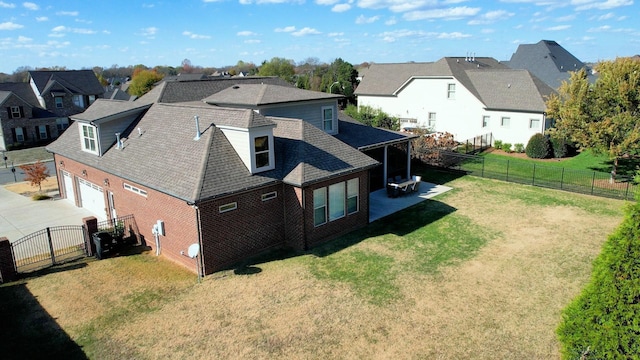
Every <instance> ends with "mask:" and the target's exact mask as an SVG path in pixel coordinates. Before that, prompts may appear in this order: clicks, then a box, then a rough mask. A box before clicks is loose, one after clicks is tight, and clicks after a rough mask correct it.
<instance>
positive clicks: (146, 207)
mask: <svg viewBox="0 0 640 360" xmlns="http://www.w3.org/2000/svg"><path fill="white" fill-rule="evenodd" d="M243 79H249V80H247V81H246V82H245V81H244V80H238V79H235V80H234V82H233V83H230V82H226V81H223V82H220V81H210V80H207V81H195V82H190V85H189V86H188V87H191V93H192V94H193V95H192V96H195V97H196V99H197V98H198V97H199V99H198V101H194V100H191V101H189V100H188V99H181V100H182V101H177V102H168V101H167V99H168V98H170V97H171V95H168V94H169V93H172V92H173V91H174V90H176V89H175V88H174V89H171V88H172V87H173V86H176V87H183V86H184V85H185V84H177V83H174V82H165V83H163V84H161V85H159V86H158V87H157V88H156V89H154V90H152V91H151V92H150V93H148V94H147V95H145V96H143V97H141V98H140V99H138V100H137V101H134V102H126V101H117V100H105V99H98V100H96V101H95V102H94V104H93V105H92V106H90V107H89V108H88V109H87V110H86V111H85V112H84V113H82V114H78V115H75V116H72V119H73V120H74V125H73V126H71V127H70V128H69V129H68V130H67V131H65V133H64V134H63V135H62V136H61V137H60V138H59V139H58V140H56V141H55V142H53V143H52V144H51V145H49V146H48V147H47V149H48V150H49V151H51V152H52V153H54V158H55V163H56V167H57V172H58V181H59V187H60V190H61V195H62V197H63V198H66V199H67V201H71V202H72V203H74V204H76V205H77V206H82V207H85V208H87V209H89V210H92V211H93V212H94V213H96V216H97V217H99V218H101V219H106V218H111V219H112V218H115V217H117V216H118V215H128V214H133V215H134V216H135V219H136V223H137V224H138V228H139V229H140V231H141V234H142V236H143V237H144V240H145V242H146V243H147V245H149V246H150V247H151V248H152V249H153V250H154V251H156V252H157V253H160V254H162V255H163V256H166V257H167V258H169V259H171V260H173V261H175V262H178V263H181V264H183V265H184V266H186V267H189V268H191V269H194V263H193V260H191V259H189V258H188V257H185V256H183V255H182V254H183V253H186V252H187V249H188V247H189V246H190V245H191V244H194V243H197V244H199V245H200V255H201V256H200V257H199V260H200V263H199V265H198V266H200V269H199V270H200V271H201V273H203V274H210V273H213V272H215V271H218V270H221V269H225V268H228V267H230V266H232V265H233V264H235V263H237V262H239V261H242V260H243V259H245V258H247V257H249V256H252V255H255V254H258V253H261V252H264V251H267V250H270V249H274V248H282V247H286V248H291V249H295V250H306V249H308V248H309V247H312V246H315V245H318V244H320V243H323V242H326V241H328V240H330V239H333V238H335V237H337V236H340V235H342V234H345V233H347V232H350V231H352V230H354V229H357V228H359V227H362V226H365V225H366V224H368V222H369V191H370V171H371V170H372V169H377V168H378V167H379V164H380V162H379V161H377V160H375V159H373V158H371V157H370V156H368V155H366V154H365V153H363V152H362V151H360V150H359V149H358V148H357V147H354V146H352V145H350V144H348V143H346V142H345V139H357V138H358V136H360V135H355V134H354V135H352V136H351V135H349V134H348V131H347V132H345V133H343V134H342V136H343V138H342V139H339V138H338V137H337V135H335V132H336V131H338V129H339V126H340V124H344V127H345V129H349V128H351V129H352V130H357V131H362V130H361V129H359V128H354V127H353V126H355V124H347V123H346V122H345V121H344V120H340V119H339V118H338V112H337V99H338V98H339V96H337V95H333V94H324V93H318V92H310V91H304V90H299V89H296V88H293V87H290V86H281V85H277V86H276V85H270V84H264V82H269V81H260V82H255V79H253V80H251V79H250V78H243ZM223 83H224V84H225V85H221V84H223ZM238 83H239V85H238ZM252 83H253V84H252ZM176 84H177V85H176ZM234 84H235V86H233V85H234ZM215 87H220V88H222V90H219V89H218V90H214V91H219V92H220V91H223V93H221V94H220V96H219V97H217V98H216V97H215V96H214V97H212V95H214V94H215V92H212V89H213V88H215ZM226 90H228V91H231V92H232V93H236V94H239V95H241V96H238V95H237V99H239V100H238V104H235V106H232V105H233V104H230V103H227V104H225V105H224V106H217V105H215V104H214V103H216V102H220V99H222V98H224V97H225V96H227V95H225V93H224V91H226ZM187 92H188V91H187ZM174 93H175V94H176V96H182V97H184V96H185V95H184V94H185V91H175V92H174ZM255 94H262V95H259V96H261V98H262V99H263V100H265V99H271V100H268V101H262V102H260V103H259V104H253V105H254V106H251V104H250V103H252V102H254V100H255V99H256V97H254V96H253V95H255ZM162 99H164V101H163V100H162ZM203 99H206V102H205V101H202V100H203ZM251 99H253V100H251ZM274 99H278V100H277V101H275V100H274ZM241 102H244V103H245V105H242V106H241V105H240V104H239V103H241ZM278 108H279V110H278ZM266 109H269V111H266ZM287 109H288V111H287ZM301 109H306V111H302V112H301V111H300V110H301ZM270 112H271V113H277V116H276V115H272V114H267V113H270ZM329 123H331V128H330V129H329V128H328V126H329ZM323 124H324V125H323ZM369 129H370V130H371V131H379V130H376V129H373V128H369ZM383 132H384V133H385V134H387V136H386V137H384V140H383V141H381V138H378V139H376V141H379V144H380V146H388V145H389V144H391V143H394V142H398V143H400V142H404V143H407V144H408V141H409V139H410V138H408V137H406V136H405V135H402V134H398V133H395V132H387V131H383ZM332 133H333V134H332ZM378 136H380V135H378ZM370 138H375V136H370ZM407 146H408V145H407ZM158 220H160V221H162V222H163V224H164V232H163V234H162V235H158V236H156V234H154V232H153V231H152V229H153V227H154V225H155V224H157V223H158ZM195 270H196V269H194V271H195Z"/></svg>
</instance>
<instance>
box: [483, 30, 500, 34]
mask: <svg viewBox="0 0 640 360" xmlns="http://www.w3.org/2000/svg"><path fill="white" fill-rule="evenodd" d="M480 32H481V33H483V34H493V33H494V32H496V31H495V30H494V29H482V30H480Z"/></svg>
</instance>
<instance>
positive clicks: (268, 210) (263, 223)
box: [199, 184, 285, 274]
mask: <svg viewBox="0 0 640 360" xmlns="http://www.w3.org/2000/svg"><path fill="white" fill-rule="evenodd" d="M283 188H284V186H283V185H282V184H278V185H273V186H268V187H264V188H261V189H258V190H254V191H250V192H245V193H242V194H237V195H233V196H229V197H225V198H222V199H216V200H213V201H208V202H205V203H202V204H199V208H200V214H201V227H202V243H203V245H202V248H203V260H204V264H205V274H210V273H212V272H215V271H218V270H221V269H224V268H226V267H228V266H230V265H233V264H234V263H237V262H239V261H241V260H243V259H245V258H246V257H248V256H251V255H255V254H258V253H260V252H263V251H266V250H268V249H271V248H274V247H279V246H282V245H284V218H283V216H282V213H283V209H284V198H285V196H284V195H283ZM274 191H275V192H277V195H276V197H275V198H273V199H270V200H266V201H263V200H262V195H263V194H267V193H271V192H274ZM234 202H235V203H236V204H237V208H236V209H235V210H230V211H227V212H223V213H220V210H219V207H220V206H222V205H225V204H230V203H234Z"/></svg>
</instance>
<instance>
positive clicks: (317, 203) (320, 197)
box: [313, 188, 327, 226]
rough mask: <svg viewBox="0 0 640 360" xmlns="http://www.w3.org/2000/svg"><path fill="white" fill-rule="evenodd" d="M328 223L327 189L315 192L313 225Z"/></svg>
mask: <svg viewBox="0 0 640 360" xmlns="http://www.w3.org/2000/svg"><path fill="white" fill-rule="evenodd" d="M326 223H327V188H320V189H315V190H313V225H314V226H319V225H322V224H326Z"/></svg>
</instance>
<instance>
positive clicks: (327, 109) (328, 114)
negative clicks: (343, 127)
mask: <svg viewBox="0 0 640 360" xmlns="http://www.w3.org/2000/svg"><path fill="white" fill-rule="evenodd" d="M322 130H324V131H325V132H327V133H330V134H331V133H333V132H334V130H333V106H324V107H322Z"/></svg>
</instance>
